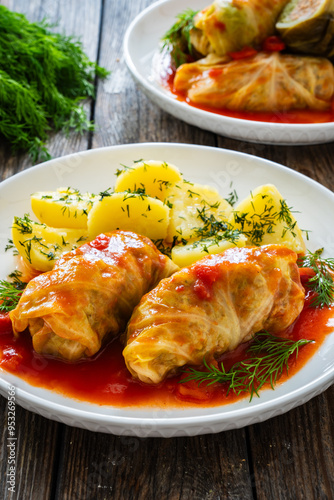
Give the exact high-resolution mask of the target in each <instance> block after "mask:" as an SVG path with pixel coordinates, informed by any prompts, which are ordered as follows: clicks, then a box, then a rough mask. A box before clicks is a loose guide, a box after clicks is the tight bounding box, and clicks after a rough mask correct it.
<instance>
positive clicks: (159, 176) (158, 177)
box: [115, 160, 182, 201]
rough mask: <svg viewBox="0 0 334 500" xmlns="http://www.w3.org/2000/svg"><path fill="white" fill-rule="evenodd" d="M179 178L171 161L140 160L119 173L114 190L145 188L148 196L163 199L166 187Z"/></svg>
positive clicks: (179, 179) (176, 169) (177, 170)
mask: <svg viewBox="0 0 334 500" xmlns="http://www.w3.org/2000/svg"><path fill="white" fill-rule="evenodd" d="M181 180H182V177H181V174H180V171H179V169H178V168H177V167H175V166H174V165H172V164H171V163H167V162H162V161H155V160H149V161H145V162H144V161H140V162H137V163H135V164H134V165H132V167H128V168H126V170H123V171H122V173H121V174H119V176H118V177H117V181H116V184H115V192H117V193H119V192H123V191H128V190H130V191H136V190H138V189H145V193H146V194H147V195H148V196H152V198H158V199H159V200H161V201H164V199H165V196H166V190H167V188H168V187H169V186H170V185H171V184H174V183H175V182H179V181H181Z"/></svg>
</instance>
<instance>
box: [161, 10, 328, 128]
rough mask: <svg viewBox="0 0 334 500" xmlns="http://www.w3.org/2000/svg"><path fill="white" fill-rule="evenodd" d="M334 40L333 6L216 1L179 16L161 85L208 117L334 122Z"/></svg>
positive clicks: (167, 45)
mask: <svg viewBox="0 0 334 500" xmlns="http://www.w3.org/2000/svg"><path fill="white" fill-rule="evenodd" d="M278 19H279V22H277V20H278ZM280 35H281V36H282V38H281V37H280ZM333 40H334V3H333V1H332V0H314V1H309V2H305V1H303V0H291V1H286V0H285V1H284V0H282V1H264V2H263V1H260V0H240V1H239V0H233V1H232V0H230V1H229V0H216V1H215V2H213V3H212V4H211V5H209V6H208V7H206V8H205V9H203V10H202V11H201V12H197V13H196V12H194V11H191V10H188V11H186V12H184V13H183V14H180V15H179V16H178V20H177V22H176V23H175V24H174V26H172V28H171V29H170V30H169V31H168V32H167V33H166V34H165V35H164V36H163V38H162V52H161V57H160V62H159V65H160V66H159V68H160V70H159V71H160V73H159V74H158V79H159V82H160V83H161V84H163V85H164V86H166V87H167V88H168V89H169V90H170V91H171V92H172V93H174V94H175V95H176V96H177V98H178V99H179V100H181V101H184V102H186V103H188V104H191V105H192V106H195V107H196V106H197V107H199V108H200V109H204V110H206V111H211V110H212V111H213V112H216V113H217V112H220V113H222V114H227V115H228V116H235V117H237V118H245V119H251V120H263V121H275V122H276V121H282V122H287V123H308V122H312V121H315V122H326V121H334V116H333V111H334V104H333V103H334V66H333V64H332V62H331V61H330V60H329V59H327V58H330V57H332V56H334V48H333V47H334V46H333ZM321 56H323V57H321ZM240 113H242V115H240Z"/></svg>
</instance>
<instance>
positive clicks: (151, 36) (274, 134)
mask: <svg viewBox="0 0 334 500" xmlns="http://www.w3.org/2000/svg"><path fill="white" fill-rule="evenodd" d="M209 3H210V2H209V1H208V0H161V1H160V2H157V3H155V4H153V5H152V6H150V7H149V8H147V9H146V10H144V11H143V12H142V13H141V14H140V15H139V16H138V17H137V18H136V19H135V20H134V21H133V22H132V23H131V25H130V26H129V28H128V30H127V32H126V35H125V38H124V55H125V61H126V63H127V66H128V68H129V70H130V72H131V74H132V76H133V78H134V80H135V81H136V82H137V84H138V85H139V86H140V88H141V89H142V90H143V91H144V93H145V94H146V95H147V96H148V97H149V98H150V99H151V100H152V101H153V102H154V103H155V104H157V105H158V106H160V107H161V108H162V109H163V110H164V111H167V112H168V113H170V114H171V115H173V116H175V117H176V118H179V119H180V120H183V121H185V122H186V123H189V124H190V125H196V126H197V127H200V128H202V129H205V130H210V131H211V132H215V133H217V134H221V135H224V136H227V137H231V138H233V139H239V140H246V141H250V142H260V143H264V144H282V145H285V144H290V145H301V144H319V143H324V142H331V141H333V140H334V122H330V123H314V124H285V123H268V122H258V121H249V120H242V119H238V118H230V117H228V116H222V115H218V114H215V113H210V112H208V111H203V110H201V109H197V108H194V107H192V106H189V105H188V104H187V103H185V102H180V101H178V100H176V99H175V98H174V97H173V95H171V94H170V93H169V92H168V91H167V90H165V89H164V88H163V87H161V86H160V85H159V84H158V83H157V82H156V81H155V80H154V78H153V77H152V59H153V56H154V54H155V53H156V52H157V51H158V50H159V49H158V47H159V42H160V39H161V37H162V36H163V35H164V33H165V32H166V31H167V30H168V29H169V28H170V27H171V26H172V25H173V24H174V22H175V18H176V16H177V14H179V13H180V12H183V11H184V10H186V9H188V8H191V9H193V10H195V11H196V10H200V9H203V8H204V7H206V6H207V5H208V4H209Z"/></svg>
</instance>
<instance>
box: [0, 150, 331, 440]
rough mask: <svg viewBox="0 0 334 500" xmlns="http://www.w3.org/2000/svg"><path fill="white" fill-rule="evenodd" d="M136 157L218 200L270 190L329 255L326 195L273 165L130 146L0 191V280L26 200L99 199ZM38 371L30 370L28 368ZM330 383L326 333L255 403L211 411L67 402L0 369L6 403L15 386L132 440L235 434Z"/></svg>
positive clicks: (28, 403)
mask: <svg viewBox="0 0 334 500" xmlns="http://www.w3.org/2000/svg"><path fill="white" fill-rule="evenodd" d="M139 158H143V159H146V160H148V159H153V160H163V161H168V162H170V163H174V164H175V165H177V166H178V167H179V168H180V170H181V171H182V172H183V173H184V175H185V178H186V179H189V180H191V181H195V182H201V183H206V184H211V185H212V186H214V187H216V188H217V189H218V190H219V191H220V192H221V194H222V195H225V196H226V195H227V194H228V193H229V192H230V191H231V183H233V187H234V188H235V189H236V190H237V192H238V194H239V197H240V198H241V197H244V196H246V195H248V194H249V191H250V190H251V189H254V188H255V187H256V186H258V185H260V184H263V183H273V184H275V185H276V186H277V188H278V189H279V190H280V191H281V193H282V195H283V196H284V197H285V198H286V199H287V202H288V204H289V206H293V207H294V209H295V210H298V211H299V212H300V213H298V214H297V215H298V217H297V218H298V221H299V223H300V226H301V227H302V228H303V229H309V230H311V231H312V232H311V239H310V245H309V246H310V250H315V249H317V248H319V247H322V246H324V247H325V248H326V250H327V255H332V256H334V234H333V233H331V232H330V231H331V228H332V227H333V224H332V222H333V221H332V214H333V212H334V194H333V193H332V192H330V191H329V190H327V189H325V188H324V187H322V186H321V185H319V184H317V183H316V182H314V181H312V180H311V179H309V178H307V177H305V176H303V175H301V174H298V173H296V172H294V171H293V170H290V169H288V168H286V167H282V166H280V165H278V164H275V163H272V162H269V161H266V160H263V159H260V158H257V157H254V156H249V155H245V154H242V153H237V152H234V151H225V150H222V149H218V148H208V147H201V146H189V145H180V144H159V143H155V144H133V145H126V146H115V147H110V148H103V149H96V150H91V151H85V152H83V153H79V154H74V155H70V156H67V157H64V158H59V159H56V160H52V161H50V162H47V163H44V164H42V165H39V166H36V167H33V168H30V169H29V170H26V171H24V172H22V173H20V174H17V175H15V176H14V177H12V178H10V179H8V180H6V181H4V182H3V183H1V184H0V213H1V217H0V248H1V258H0V266H1V267H0V277H5V276H6V275H7V273H8V272H11V271H12V270H13V266H14V264H13V260H12V259H13V258H12V257H10V256H8V255H7V254H4V251H3V249H4V247H5V245H6V243H7V240H8V237H9V234H10V226H11V223H12V220H13V217H14V215H18V216H22V215H23V214H24V213H26V212H29V211H30V194H31V193H32V192H34V191H38V190H40V191H43V190H52V189H56V188H57V187H59V186H71V187H75V188H78V189H81V190H89V191H92V192H100V191H103V190H104V189H106V188H107V187H110V186H112V185H113V184H114V180H115V176H114V173H115V171H116V169H117V168H119V166H120V164H125V165H131V164H132V162H133V161H134V160H138V159H139ZM36 369H38V367H36ZM333 379H334V329H333V333H332V334H330V335H329V336H328V337H327V339H326V341H325V342H324V343H323V344H322V345H321V347H320V348H319V350H318V351H317V352H316V354H315V355H314V356H313V357H312V359H310V360H309V362H308V363H307V365H306V366H305V367H304V368H302V369H301V370H300V371H299V372H298V373H297V374H296V375H294V376H293V377H291V378H289V379H288V380H287V381H286V382H285V383H283V384H281V385H278V386H277V388H276V389H275V391H272V390H264V391H262V392H261V397H260V398H259V399H258V398H254V399H253V401H252V402H251V403H249V402H248V399H247V398H246V399H244V400H242V401H238V402H236V403H233V404H229V405H224V406H221V407H216V408H201V407H196V408H193V409H185V410H182V409H176V410H158V409H124V408H114V407H110V406H98V405H94V404H88V403H84V402H79V401H75V400H73V399H71V398H66V397H63V396H60V395H59V394H56V393H53V392H51V391H48V390H45V389H40V388H38V387H33V386H30V385H29V384H28V383H26V382H24V381H23V380H21V379H19V378H17V377H15V376H13V375H10V374H8V373H6V372H4V371H1V370H0V392H1V394H3V395H4V396H5V397H6V396H7V390H8V384H10V383H12V384H14V385H15V386H16V388H17V390H16V400H17V402H18V404H20V405H22V406H23V407H25V408H27V409H29V410H31V411H34V412H37V413H40V414H41V415H43V416H45V417H47V418H50V419H54V420H58V421H61V422H64V423H65V424H68V425H73V426H77V427H83V428H86V429H90V430H93V431H99V432H110V433H114V434H124V435H136V436H142V437H144V436H163V437H171V436H183V435H188V436H191V435H196V434H205V433H212V432H220V431H223V430H227V429H233V428H238V427H242V426H245V425H249V424H253V423H255V422H261V421H263V420H266V419H268V418H270V417H273V416H275V415H279V414H282V413H284V412H286V411H288V410H290V409H291V408H294V407H295V406H297V405H300V404H303V403H305V402H306V401H308V400H309V399H310V398H312V397H314V396H316V395H318V394H320V393H321V392H322V391H324V390H325V389H327V388H328V387H329V386H330V385H331V384H332V382H333Z"/></svg>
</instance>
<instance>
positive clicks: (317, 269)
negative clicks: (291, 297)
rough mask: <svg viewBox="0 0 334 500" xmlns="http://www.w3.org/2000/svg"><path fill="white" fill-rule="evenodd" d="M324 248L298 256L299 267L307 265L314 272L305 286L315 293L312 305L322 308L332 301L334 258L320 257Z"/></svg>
mask: <svg viewBox="0 0 334 500" xmlns="http://www.w3.org/2000/svg"><path fill="white" fill-rule="evenodd" d="M323 251H324V249H323V248H320V249H318V250H316V251H315V252H313V253H312V252H310V251H309V252H308V253H307V254H306V255H304V256H301V257H299V259H298V265H299V267H308V268H310V269H312V271H313V272H314V276H311V277H310V278H309V279H308V281H307V286H308V287H309V288H310V289H311V290H312V291H313V292H316V295H315V296H314V297H313V299H312V300H311V305H312V306H313V307H320V308H323V307H325V306H330V305H332V304H333V303H334V280H333V272H334V259H333V258H327V259H323V258H321V254H322V253H323Z"/></svg>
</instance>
